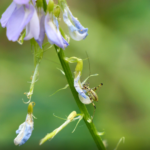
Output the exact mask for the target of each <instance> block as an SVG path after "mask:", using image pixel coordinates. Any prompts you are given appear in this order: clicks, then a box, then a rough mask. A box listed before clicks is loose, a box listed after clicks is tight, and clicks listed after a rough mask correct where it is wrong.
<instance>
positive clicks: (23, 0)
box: [13, 0, 30, 5]
mask: <svg viewBox="0 0 150 150" xmlns="http://www.w3.org/2000/svg"><path fill="white" fill-rule="evenodd" d="M13 1H14V2H15V3H17V4H21V5H22V4H28V3H29V1H30V0H13Z"/></svg>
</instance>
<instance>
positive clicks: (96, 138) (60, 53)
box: [55, 46, 106, 150]
mask: <svg viewBox="0 0 150 150" xmlns="http://www.w3.org/2000/svg"><path fill="white" fill-rule="evenodd" d="M55 49H56V52H57V54H58V57H59V60H60V62H61V65H62V68H63V70H64V72H65V76H66V78H67V81H68V84H69V86H70V89H71V92H72V94H73V97H74V99H75V101H76V103H77V105H78V107H79V109H80V111H81V113H82V114H83V115H84V116H83V119H84V122H85V124H86V126H87V128H88V129H89V131H90V133H91V135H92V137H93V139H94V141H95V143H96V145H97V147H98V149H99V150H106V148H105V146H104V144H103V142H102V139H101V137H100V136H99V135H98V131H97V130H96V128H95V125H94V123H93V122H92V118H91V116H90V115H89V113H88V110H87V108H86V106H85V105H84V104H83V103H81V102H80V100H79V98H78V93H77V92H76V90H75V88H74V78H73V76H72V73H71V70H70V67H69V63H68V62H67V61H66V60H65V55H64V52H63V50H62V49H60V48H58V47H57V46H55Z"/></svg>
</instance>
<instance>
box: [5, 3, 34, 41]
mask: <svg viewBox="0 0 150 150" xmlns="http://www.w3.org/2000/svg"><path fill="white" fill-rule="evenodd" d="M33 13H34V7H33V6H32V5H25V6H21V7H19V8H18V9H16V10H15V11H14V12H13V14H12V16H11V17H10V19H9V21H8V23H7V37H8V39H9V40H12V41H17V40H18V38H19V36H20V34H21V32H22V31H23V29H24V28H25V26H26V25H27V24H28V23H29V21H30V20H31V18H32V16H33Z"/></svg>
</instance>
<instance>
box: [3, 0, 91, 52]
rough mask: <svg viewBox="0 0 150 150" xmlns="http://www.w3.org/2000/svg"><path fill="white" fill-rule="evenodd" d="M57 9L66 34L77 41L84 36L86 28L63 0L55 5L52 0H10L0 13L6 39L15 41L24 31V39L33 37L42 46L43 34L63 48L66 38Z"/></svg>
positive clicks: (52, 42) (66, 41) (66, 42)
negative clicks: (64, 25)
mask: <svg viewBox="0 0 150 150" xmlns="http://www.w3.org/2000/svg"><path fill="white" fill-rule="evenodd" d="M44 2H45V3H44ZM44 8H46V9H44ZM60 10H62V12H63V20H64V22H65V23H66V24H67V26H68V28H69V33H70V36H71V37H72V38H73V39H74V40H77V41H80V40H82V39H85V37H86V36H87V35H88V33H87V32H88V29H87V28H84V27H83V26H82V25H81V24H80V22H79V21H78V20H77V19H76V18H75V17H74V16H73V15H72V13H71V11H70V9H69V7H68V5H67V4H66V2H65V0H59V4H58V5H55V4H54V2H53V0H46V1H44V0H13V2H12V3H11V4H10V6H9V7H8V8H7V9H6V11H5V12H4V13H3V14H2V17H1V20H0V22H1V25H2V27H3V28H4V27H6V29H7V33H6V34H7V37H8V39H9V40H10V41H14V42H15V41H17V40H18V39H19V37H20V36H21V34H22V33H23V32H25V37H24V40H30V39H32V38H34V39H35V40H36V41H37V43H38V44H39V46H40V47H41V48H42V45H43V40H44V37H45V34H46V36H47V38H48V41H49V42H50V43H51V44H55V45H57V46H58V47H60V48H62V49H65V48H66V47H67V46H68V45H69V43H68V42H69V41H68V40H67V37H66V36H65V34H63V31H61V30H60V27H59V21H58V20H59V15H60Z"/></svg>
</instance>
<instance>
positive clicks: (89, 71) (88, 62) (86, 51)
mask: <svg viewBox="0 0 150 150" xmlns="http://www.w3.org/2000/svg"><path fill="white" fill-rule="evenodd" d="M86 56H87V58H88V64H89V76H90V75H91V66H90V59H89V56H88V53H87V51H86Z"/></svg>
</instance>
